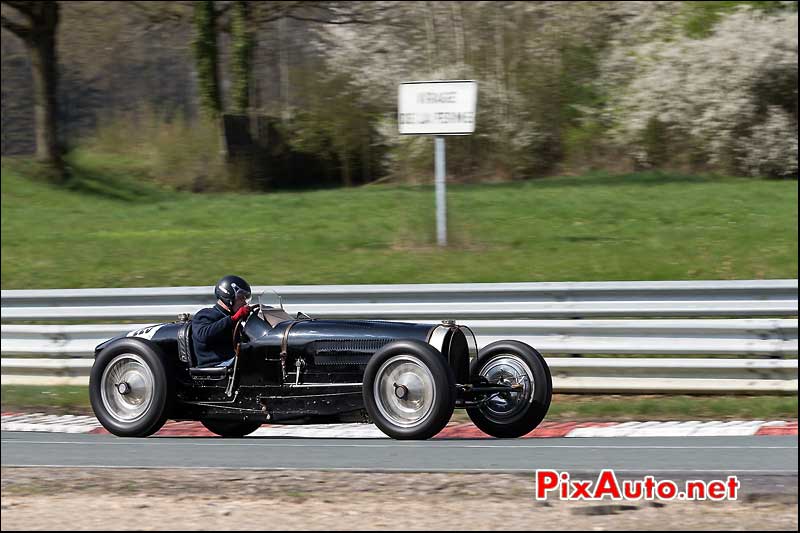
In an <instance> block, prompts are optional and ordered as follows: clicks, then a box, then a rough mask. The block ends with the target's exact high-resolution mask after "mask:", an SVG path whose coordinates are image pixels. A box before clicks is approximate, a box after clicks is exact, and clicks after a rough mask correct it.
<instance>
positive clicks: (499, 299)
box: [2, 280, 797, 322]
mask: <svg viewBox="0 0 800 533" xmlns="http://www.w3.org/2000/svg"><path fill="white" fill-rule="evenodd" d="M262 291H263V292H264V293H265V296H266V297H272V294H273V293H272V291H275V292H277V293H278V294H280V295H281V297H282V298H283V304H284V306H285V307H286V309H287V310H288V311H290V312H295V311H303V312H305V313H308V314H309V315H311V316H317V317H320V318H391V319H400V318H411V319H414V320H423V319H424V320H436V321H438V320H441V319H444V318H453V319H456V320H463V319H497V318H509V319H534V318H598V317H637V318H645V317H714V316H725V317H757V316H797V280H755V281H656V282H650V281H647V282H640V281H626V282H577V283H459V284H423V285H330V286H325V285H302V286H257V287H255V288H254V291H253V292H254V294H258V293H259V292H262ZM211 294H212V288H211V287H156V288H143V289H61V290H32V291H2V308H3V313H2V315H3V316H2V319H3V322H12V321H26V320H35V321H40V322H41V321H54V320H84V321H86V320H164V319H167V320H171V319H173V318H174V317H175V316H176V315H177V314H178V313H192V312H194V311H196V310H197V309H199V308H201V307H204V306H207V305H209V303H211V300H212V297H211Z"/></svg>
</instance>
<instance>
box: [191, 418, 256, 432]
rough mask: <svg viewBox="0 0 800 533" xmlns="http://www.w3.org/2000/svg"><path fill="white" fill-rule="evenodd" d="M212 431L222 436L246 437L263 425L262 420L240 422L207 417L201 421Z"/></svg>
mask: <svg viewBox="0 0 800 533" xmlns="http://www.w3.org/2000/svg"><path fill="white" fill-rule="evenodd" d="M200 423H201V424H203V426H205V428H206V429H207V430H209V431H210V432H211V433H216V434H217V435H219V436H220V437H244V436H245V435H249V434H250V433H252V432H254V431H255V430H257V429H258V428H260V427H261V422H240V421H238V420H219V419H214V418H210V419H206V420H201V421H200Z"/></svg>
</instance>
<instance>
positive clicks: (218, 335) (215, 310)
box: [192, 305, 234, 366]
mask: <svg viewBox="0 0 800 533" xmlns="http://www.w3.org/2000/svg"><path fill="white" fill-rule="evenodd" d="M192 343H193V344H194V354H195V357H196V358H197V366H206V365H213V364H216V363H220V362H222V361H227V360H228V359H230V358H231V357H233V355H234V354H233V320H232V319H231V317H230V315H229V314H228V313H226V312H225V311H223V310H222V308H221V307H220V306H219V305H215V306H214V307H209V308H207V309H201V310H200V311H198V312H197V313H196V314H195V315H194V316H193V317H192Z"/></svg>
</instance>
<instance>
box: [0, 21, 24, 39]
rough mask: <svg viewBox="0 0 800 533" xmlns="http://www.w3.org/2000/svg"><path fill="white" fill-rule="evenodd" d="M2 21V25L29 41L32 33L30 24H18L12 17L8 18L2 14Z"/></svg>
mask: <svg viewBox="0 0 800 533" xmlns="http://www.w3.org/2000/svg"><path fill="white" fill-rule="evenodd" d="M0 17H1V19H0V23H2V26H3V27H4V28H5V29H7V30H8V31H10V32H11V33H13V34H14V35H16V36H17V37H19V38H20V39H22V40H23V41H27V40H28V39H29V38H30V35H31V29H30V28H29V27H28V26H24V25H22V24H18V23H16V22H14V21H13V20H11V19H8V18H6V17H5V16H2V15H0Z"/></svg>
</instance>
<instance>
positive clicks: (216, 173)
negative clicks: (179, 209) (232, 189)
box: [79, 109, 231, 192]
mask: <svg viewBox="0 0 800 533" xmlns="http://www.w3.org/2000/svg"><path fill="white" fill-rule="evenodd" d="M220 148H221V134H220V130H219V127H218V126H217V124H215V123H211V122H209V121H205V120H189V119H187V118H185V117H173V118H168V117H166V116H165V115H163V114H161V113H158V112H156V111H153V110H152V109H143V110H139V111H136V112H130V113H124V114H120V115H117V116H112V117H109V118H107V119H105V120H100V121H99V125H98V128H97V130H96V131H95V133H94V134H93V135H92V136H91V137H89V138H87V139H84V140H83V142H81V143H80V144H79V149H80V150H84V151H86V152H89V153H93V154H103V155H111V156H116V157H118V158H122V160H124V161H125V162H126V165H128V166H129V167H130V169H131V171H132V172H133V173H134V174H137V175H139V176H142V177H143V178H144V179H147V180H150V181H152V182H154V183H157V184H159V185H163V186H166V187H169V188H172V189H175V190H191V191H195V192H199V191H207V190H222V189H226V188H229V186H230V185H231V183H229V180H230V178H229V177H228V173H227V172H226V168H225V162H224V158H223V155H222V152H221V149H220Z"/></svg>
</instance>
